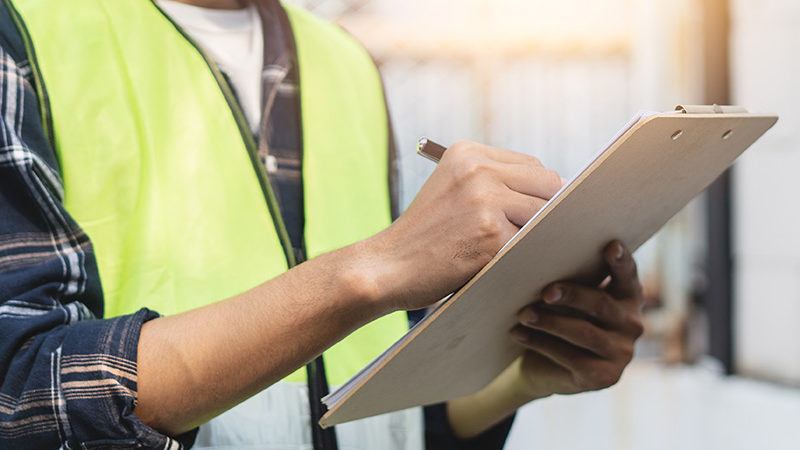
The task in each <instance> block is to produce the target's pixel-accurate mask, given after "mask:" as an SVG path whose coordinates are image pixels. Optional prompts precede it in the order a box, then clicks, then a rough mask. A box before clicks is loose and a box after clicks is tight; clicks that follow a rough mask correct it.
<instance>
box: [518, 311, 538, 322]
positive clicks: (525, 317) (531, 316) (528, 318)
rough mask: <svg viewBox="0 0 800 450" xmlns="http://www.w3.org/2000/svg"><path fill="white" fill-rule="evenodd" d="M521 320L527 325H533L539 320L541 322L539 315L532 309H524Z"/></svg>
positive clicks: (520, 316) (520, 315)
mask: <svg viewBox="0 0 800 450" xmlns="http://www.w3.org/2000/svg"><path fill="white" fill-rule="evenodd" d="M519 320H520V322H522V323H524V324H526V325H533V324H535V323H536V321H537V320H539V315H538V314H536V311H534V310H532V309H530V308H528V309H523V310H522V312H521V313H520V314H519Z"/></svg>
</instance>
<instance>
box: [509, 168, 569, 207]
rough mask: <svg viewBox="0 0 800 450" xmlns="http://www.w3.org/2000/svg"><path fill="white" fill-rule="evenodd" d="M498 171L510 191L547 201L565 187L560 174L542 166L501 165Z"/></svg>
mask: <svg viewBox="0 0 800 450" xmlns="http://www.w3.org/2000/svg"><path fill="white" fill-rule="evenodd" d="M498 171H499V172H498V173H499V175H500V179H501V180H502V181H503V183H505V185H506V186H508V187H509V189H511V190H513V191H516V192H519V193H521V194H525V195H530V196H532V197H539V198H543V199H545V200H550V199H551V198H553V196H554V195H556V193H557V192H558V191H559V190H561V187H562V186H563V185H564V181H563V179H562V178H561V176H560V175H559V174H558V172H556V171H554V170H550V169H547V168H545V167H542V166H534V165H531V164H504V163H501V164H499V165H498Z"/></svg>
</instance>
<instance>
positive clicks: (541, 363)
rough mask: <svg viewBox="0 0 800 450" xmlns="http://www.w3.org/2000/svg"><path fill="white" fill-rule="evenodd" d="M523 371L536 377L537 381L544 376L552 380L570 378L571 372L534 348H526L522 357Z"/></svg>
mask: <svg viewBox="0 0 800 450" xmlns="http://www.w3.org/2000/svg"><path fill="white" fill-rule="evenodd" d="M522 371H523V372H524V373H526V374H530V376H531V377H535V378H536V380H535V381H541V380H542V379H543V378H546V379H550V380H569V379H570V376H571V373H570V371H569V370H568V369H566V368H564V367H562V366H561V365H559V364H558V363H556V362H555V361H553V360H552V359H550V358H548V357H546V356H544V355H542V354H541V353H537V352H535V351H533V350H526V351H525V356H524V357H523V358H522Z"/></svg>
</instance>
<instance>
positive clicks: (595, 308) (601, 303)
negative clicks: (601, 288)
mask: <svg viewBox="0 0 800 450" xmlns="http://www.w3.org/2000/svg"><path fill="white" fill-rule="evenodd" d="M612 305H613V303H611V301H610V299H608V298H606V297H605V296H603V297H602V298H599V299H598V300H597V301H595V302H593V303H592V306H591V310H590V311H589V312H590V314H592V315H593V316H595V317H597V318H598V319H606V318H608V317H610V316H611V314H612V309H613V308H612Z"/></svg>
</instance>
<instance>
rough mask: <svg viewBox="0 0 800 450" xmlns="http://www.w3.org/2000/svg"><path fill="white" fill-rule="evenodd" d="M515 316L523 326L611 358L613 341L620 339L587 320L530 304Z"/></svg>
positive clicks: (615, 344) (615, 346) (613, 348)
mask: <svg viewBox="0 0 800 450" xmlns="http://www.w3.org/2000/svg"><path fill="white" fill-rule="evenodd" d="M517 316H518V319H519V321H520V325H521V326H523V327H526V328H530V329H533V330H539V331H542V332H545V333H547V334H549V335H551V336H556V337H558V338H561V339H562V340H564V341H566V342H569V343H570V344H572V345H574V346H576V347H580V348H582V349H584V350H588V351H590V352H592V353H594V354H595V355H597V356H600V357H602V358H606V359H610V358H612V357H613V356H614V355H615V350H616V348H617V347H618V346H619V345H617V343H616V342H615V341H619V340H620V339H619V337H618V335H615V334H614V333H612V332H609V331H607V330H604V329H602V328H600V327H598V326H597V325H595V324H593V323H592V322H589V321H587V320H583V319H578V318H576V317H569V316H564V315H560V314H557V313H553V312H549V311H545V310H542V309H535V308H534V307H531V306H529V307H527V308H524V309H523V310H522V311H520V313H519V314H518V315H517ZM615 337H617V339H614V338H615ZM620 344H621V342H620Z"/></svg>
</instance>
